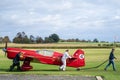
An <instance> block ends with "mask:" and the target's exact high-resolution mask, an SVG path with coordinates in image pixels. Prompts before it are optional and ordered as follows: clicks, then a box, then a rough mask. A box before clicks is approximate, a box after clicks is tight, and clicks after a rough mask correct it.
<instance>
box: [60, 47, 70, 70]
mask: <svg viewBox="0 0 120 80" xmlns="http://www.w3.org/2000/svg"><path fill="white" fill-rule="evenodd" d="M68 58H72V57H71V56H70V55H69V50H68V49H67V50H66V51H65V53H64V54H63V56H62V58H61V61H62V65H61V66H60V70H62V71H65V70H66V60H67V59H68Z"/></svg>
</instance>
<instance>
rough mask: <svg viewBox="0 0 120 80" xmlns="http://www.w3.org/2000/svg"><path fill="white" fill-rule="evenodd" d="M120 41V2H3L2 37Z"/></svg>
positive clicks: (0, 6)
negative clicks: (57, 36)
mask: <svg viewBox="0 0 120 80" xmlns="http://www.w3.org/2000/svg"><path fill="white" fill-rule="evenodd" d="M22 31H24V32H25V33H26V34H27V35H33V36H35V37H36V36H41V37H43V38H44V37H48V36H49V35H50V34H53V33H56V34H58V35H59V37H60V38H62V39H68V38H79V39H85V40H89V39H90V40H93V39H94V38H97V39H98V40H100V41H114V40H116V41H120V0H0V36H1V37H3V36H6V35H7V36H9V37H10V39H13V37H15V36H16V34H17V33H18V32H22Z"/></svg>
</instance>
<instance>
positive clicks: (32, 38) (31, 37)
mask: <svg viewBox="0 0 120 80" xmlns="http://www.w3.org/2000/svg"><path fill="white" fill-rule="evenodd" d="M30 42H31V43H34V42H35V37H34V36H33V35H30Z"/></svg>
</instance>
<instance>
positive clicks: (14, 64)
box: [9, 52, 22, 71]
mask: <svg viewBox="0 0 120 80" xmlns="http://www.w3.org/2000/svg"><path fill="white" fill-rule="evenodd" d="M21 55H22V52H19V53H18V54H16V56H15V58H14V59H13V64H12V65H11V66H10V69H9V71H12V70H13V69H14V67H15V66H17V70H18V71H20V70H21V69H20V57H21Z"/></svg>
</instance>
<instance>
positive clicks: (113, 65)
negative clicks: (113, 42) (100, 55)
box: [104, 48, 117, 71]
mask: <svg viewBox="0 0 120 80" xmlns="http://www.w3.org/2000/svg"><path fill="white" fill-rule="evenodd" d="M114 51H115V49H114V48H113V49H112V50H111V52H110V55H109V63H108V64H107V65H106V67H105V68H104V70H105V71H106V70H107V68H108V67H109V66H110V65H111V64H112V67H113V70H114V71H116V68H115V63H114V59H117V58H116V57H115V56H114Z"/></svg>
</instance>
